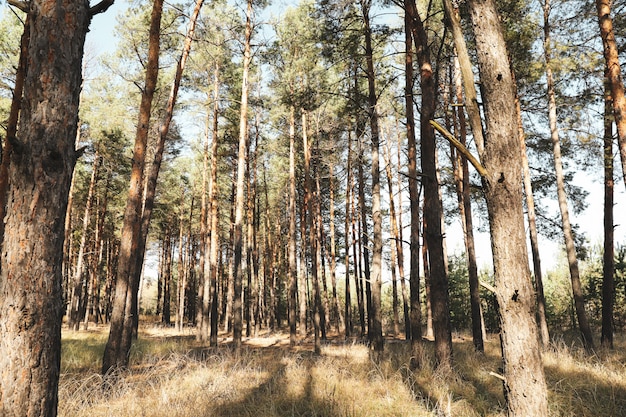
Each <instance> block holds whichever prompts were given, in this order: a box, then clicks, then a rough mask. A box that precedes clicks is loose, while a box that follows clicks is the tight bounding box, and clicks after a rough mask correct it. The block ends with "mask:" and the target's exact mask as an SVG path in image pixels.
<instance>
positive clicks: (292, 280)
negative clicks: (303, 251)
mask: <svg viewBox="0 0 626 417" xmlns="http://www.w3.org/2000/svg"><path fill="white" fill-rule="evenodd" d="M295 113H296V109H295V107H294V106H293V105H291V106H290V108H289V235H288V236H287V240H288V241H289V243H288V245H289V247H288V251H289V255H288V258H289V269H288V270H287V280H288V285H289V299H288V303H289V344H290V346H292V347H293V346H295V345H296V337H297V333H296V332H297V328H296V323H297V321H298V320H297V319H298V313H297V305H296V303H297V299H298V282H297V278H298V265H297V262H296V215H297V214H296V141H295V138H296V116H295Z"/></svg>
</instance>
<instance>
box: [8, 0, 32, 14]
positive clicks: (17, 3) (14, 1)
mask: <svg viewBox="0 0 626 417" xmlns="http://www.w3.org/2000/svg"><path fill="white" fill-rule="evenodd" d="M7 2H8V3H9V4H10V5H11V6H13V7H17V8H18V9H20V10H21V11H23V12H24V13H28V11H29V9H30V4H29V3H28V2H27V1H21V0H8V1H7Z"/></svg>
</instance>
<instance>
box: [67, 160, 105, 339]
mask: <svg viewBox="0 0 626 417" xmlns="http://www.w3.org/2000/svg"><path fill="white" fill-rule="evenodd" d="M99 164H100V155H99V154H98V151H96V153H95V155H94V159H93V164H92V168H91V179H90V181H89V190H88V191H87V202H86V203H85V211H84V213H83V228H82V231H81V237H80V246H79V247H78V258H77V260H76V270H75V271H74V280H73V283H74V285H73V288H72V298H71V300H72V308H71V310H70V317H69V323H68V325H69V327H70V328H71V329H73V330H79V328H80V320H81V317H80V314H79V313H80V305H81V303H82V302H84V301H85V300H81V298H82V297H81V294H82V293H83V285H87V283H86V282H85V279H84V278H83V275H84V274H83V273H84V264H85V245H86V243H87V232H88V229H89V224H90V219H89V218H90V215H91V206H92V205H93V197H94V196H93V194H94V189H95V186H96V181H97V178H98V166H99Z"/></svg>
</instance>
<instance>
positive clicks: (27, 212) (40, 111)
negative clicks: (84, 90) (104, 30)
mask: <svg viewBox="0 0 626 417" xmlns="http://www.w3.org/2000/svg"><path fill="white" fill-rule="evenodd" d="M28 7H29V10H28V12H29V13H31V14H30V16H29V17H28V18H27V19H28V20H29V25H27V26H26V29H27V30H29V35H30V40H29V43H28V64H29V67H28V74H27V76H26V79H25V81H24V99H23V102H22V103H23V105H22V109H21V113H20V128H19V130H18V132H17V135H16V136H14V137H10V138H9V140H11V141H12V147H13V151H12V152H11V153H10V154H9V155H7V154H5V155H4V158H9V160H8V163H9V164H8V166H7V171H6V174H7V176H6V179H7V180H8V187H7V188H6V190H5V191H6V195H5V196H3V198H4V197H6V199H5V200H4V201H6V202H7V203H6V210H5V212H4V219H3V223H4V226H5V229H4V235H3V236H2V238H3V239H2V256H1V257H0V262H1V265H0V271H1V272H0V317H1V318H2V337H0V369H1V371H0V415H2V416H6V417H22V416H27V417H35V416H42V417H43V416H46V417H54V416H56V414H57V402H58V382H59V369H60V360H61V320H62V314H63V300H62V290H61V283H62V273H61V272H62V262H63V240H64V220H65V215H66V208H67V202H68V197H69V188H70V182H71V176H72V172H73V169H74V164H75V162H76V157H77V154H76V151H75V148H74V138H75V137H76V130H77V122H78V104H79V94H80V88H81V81H82V74H81V60H82V56H83V47H84V42H85V34H86V33H87V29H88V26H89V21H90V16H89V10H88V5H87V3H86V2H82V1H69V0H65V1H61V0H60V1H54V2H52V1H47V0H46V1H43V0H41V1H40V0H34V1H32V2H30V3H28ZM42 51H55V53H50V54H48V53H44V54H42ZM16 94H18V95H19V94H21V90H20V91H17V92H16ZM4 158H3V159H4Z"/></svg>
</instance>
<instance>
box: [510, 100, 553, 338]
mask: <svg viewBox="0 0 626 417" xmlns="http://www.w3.org/2000/svg"><path fill="white" fill-rule="evenodd" d="M516 102H517V103H516V113H517V126H518V132H519V139H520V148H521V155H522V169H523V173H524V194H525V197H526V210H527V214H526V217H527V219H528V234H529V236H530V250H531V253H532V256H533V272H534V274H535V290H536V291H537V321H538V322H539V323H538V325H539V335H540V337H541V343H542V344H543V346H544V347H545V346H547V345H548V343H550V332H549V331H548V320H547V318H546V297H545V295H544V291H543V273H542V272H541V258H540V255H539V234H538V233H537V221H536V214H535V199H534V197H533V187H532V183H531V178H530V167H529V165H528V156H527V155H526V140H525V135H524V129H523V128H522V110H521V107H520V102H519V97H516Z"/></svg>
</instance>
